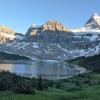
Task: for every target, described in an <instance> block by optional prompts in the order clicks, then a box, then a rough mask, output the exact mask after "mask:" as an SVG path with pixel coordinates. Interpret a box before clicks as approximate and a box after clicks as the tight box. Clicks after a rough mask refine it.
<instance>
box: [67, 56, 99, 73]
mask: <svg viewBox="0 0 100 100" xmlns="http://www.w3.org/2000/svg"><path fill="white" fill-rule="evenodd" d="M68 62H69V63H74V64H77V65H79V66H82V67H86V68H87V69H88V70H92V71H94V72H100V54H99V55H95V56H91V57H79V58H76V59H73V60H70V61H68Z"/></svg>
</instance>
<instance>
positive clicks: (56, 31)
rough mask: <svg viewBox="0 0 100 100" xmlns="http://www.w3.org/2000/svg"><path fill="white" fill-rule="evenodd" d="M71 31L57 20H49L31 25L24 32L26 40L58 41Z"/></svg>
mask: <svg viewBox="0 0 100 100" xmlns="http://www.w3.org/2000/svg"><path fill="white" fill-rule="evenodd" d="M72 34H73V33H72V32H71V31H70V29H68V28H66V27H65V26H64V25H62V24H61V23H60V22H59V21H57V20H49V21H48V22H46V23H45V24H43V25H41V26H35V25H32V26H31V27H30V28H29V29H28V31H27V32H26V35H25V36H26V41H31V42H38V43H41V42H42V43H48V42H49V43H58V42H62V41H63V40H65V39H67V36H68V35H72Z"/></svg>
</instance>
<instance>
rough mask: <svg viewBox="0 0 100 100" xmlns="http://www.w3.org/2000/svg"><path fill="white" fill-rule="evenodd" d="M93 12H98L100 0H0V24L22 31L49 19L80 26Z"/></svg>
mask: <svg viewBox="0 0 100 100" xmlns="http://www.w3.org/2000/svg"><path fill="white" fill-rule="evenodd" d="M93 12H97V13H98V14H100V0H0V24H1V25H6V26H8V27H10V28H12V29H13V30H15V31H17V32H22V33H25V32H26V30H27V29H28V28H29V27H30V26H31V25H32V24H37V25H41V24H44V23H45V22H46V21H48V20H49V19H57V20H59V21H60V22H61V23H62V24H64V25H65V26H66V27H69V28H77V27H81V26H83V25H84V23H85V22H86V21H87V20H88V18H89V17H90V16H91V15H92V14H93Z"/></svg>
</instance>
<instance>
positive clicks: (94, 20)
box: [84, 13, 100, 29]
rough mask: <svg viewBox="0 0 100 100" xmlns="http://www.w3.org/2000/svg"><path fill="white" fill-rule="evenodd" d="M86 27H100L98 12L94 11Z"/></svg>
mask: <svg viewBox="0 0 100 100" xmlns="http://www.w3.org/2000/svg"><path fill="white" fill-rule="evenodd" d="M84 27H85V28H86V29H100V16H99V15H98V14H97V13H93V15H92V16H91V17H90V19H89V20H88V21H87V22H86V24H85V25H84Z"/></svg>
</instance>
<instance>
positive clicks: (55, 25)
mask: <svg viewBox="0 0 100 100" xmlns="http://www.w3.org/2000/svg"><path fill="white" fill-rule="evenodd" d="M43 30H52V31H65V32H66V31H68V29H67V28H65V26H64V25H62V24H61V23H60V22H59V21H57V20H56V19H51V20H49V21H47V22H46V23H45V24H44V25H43Z"/></svg>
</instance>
